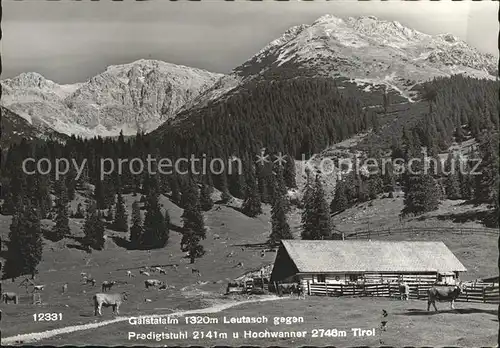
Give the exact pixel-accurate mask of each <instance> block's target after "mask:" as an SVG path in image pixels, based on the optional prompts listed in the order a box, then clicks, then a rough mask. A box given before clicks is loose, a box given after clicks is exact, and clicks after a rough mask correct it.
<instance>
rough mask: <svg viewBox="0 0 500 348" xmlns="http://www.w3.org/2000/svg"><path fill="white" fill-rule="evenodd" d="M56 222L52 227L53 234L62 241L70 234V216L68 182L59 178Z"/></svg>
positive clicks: (57, 239)
mask: <svg viewBox="0 0 500 348" xmlns="http://www.w3.org/2000/svg"><path fill="white" fill-rule="evenodd" d="M56 195H57V200H56V213H57V215H56V219H55V222H56V224H55V225H54V227H53V228H52V235H53V238H54V239H55V240H56V241H60V240H61V239H63V238H64V237H65V236H66V235H69V234H70V228H69V218H68V207H67V204H68V197H67V190H66V183H65V181H63V180H59V181H58V182H57V183H56Z"/></svg>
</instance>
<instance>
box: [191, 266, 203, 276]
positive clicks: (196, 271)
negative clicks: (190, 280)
mask: <svg viewBox="0 0 500 348" xmlns="http://www.w3.org/2000/svg"><path fill="white" fill-rule="evenodd" d="M191 273H196V275H197V276H198V277H201V272H200V270H199V269H194V268H192V269H191Z"/></svg>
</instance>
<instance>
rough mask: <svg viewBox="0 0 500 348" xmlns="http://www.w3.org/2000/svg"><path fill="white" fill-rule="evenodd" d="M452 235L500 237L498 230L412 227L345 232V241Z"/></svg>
mask: <svg viewBox="0 0 500 348" xmlns="http://www.w3.org/2000/svg"><path fill="white" fill-rule="evenodd" d="M436 233H451V234H457V235H463V234H482V235H488V236H495V237H498V235H499V229H497V228H455V227H411V228H388V229H382V230H363V231H354V232H345V233H344V238H345V239H371V238H376V237H387V236H391V235H394V236H396V235H418V234H428V235H432V234H436Z"/></svg>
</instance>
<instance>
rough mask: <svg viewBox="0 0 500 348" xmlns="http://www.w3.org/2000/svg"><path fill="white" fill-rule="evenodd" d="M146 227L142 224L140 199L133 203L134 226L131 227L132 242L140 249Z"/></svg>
mask: <svg viewBox="0 0 500 348" xmlns="http://www.w3.org/2000/svg"><path fill="white" fill-rule="evenodd" d="M143 234H144V228H143V226H142V217H141V207H140V204H139V201H135V202H134V203H133V204H132V226H131V227H130V244H131V246H132V248H134V249H138V248H140V247H141V246H142V238H143Z"/></svg>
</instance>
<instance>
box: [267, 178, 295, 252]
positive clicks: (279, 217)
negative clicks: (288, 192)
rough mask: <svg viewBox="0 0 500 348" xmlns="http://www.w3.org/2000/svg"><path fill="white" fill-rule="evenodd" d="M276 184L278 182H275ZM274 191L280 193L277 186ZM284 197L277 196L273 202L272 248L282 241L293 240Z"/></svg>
mask: <svg viewBox="0 0 500 348" xmlns="http://www.w3.org/2000/svg"><path fill="white" fill-rule="evenodd" d="M275 182H276V181H275ZM274 186H275V187H274V190H275V191H279V188H278V187H277V185H276V184H275V185H274ZM284 198H285V197H284V196H276V197H275V198H274V200H273V207H272V209H271V226H272V229H271V235H270V236H269V243H270V245H271V246H276V245H277V244H279V242H280V241H281V240H282V239H293V236H292V232H291V231H290V226H289V225H288V222H287V217H286V211H285V209H286V205H285V200H284Z"/></svg>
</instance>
